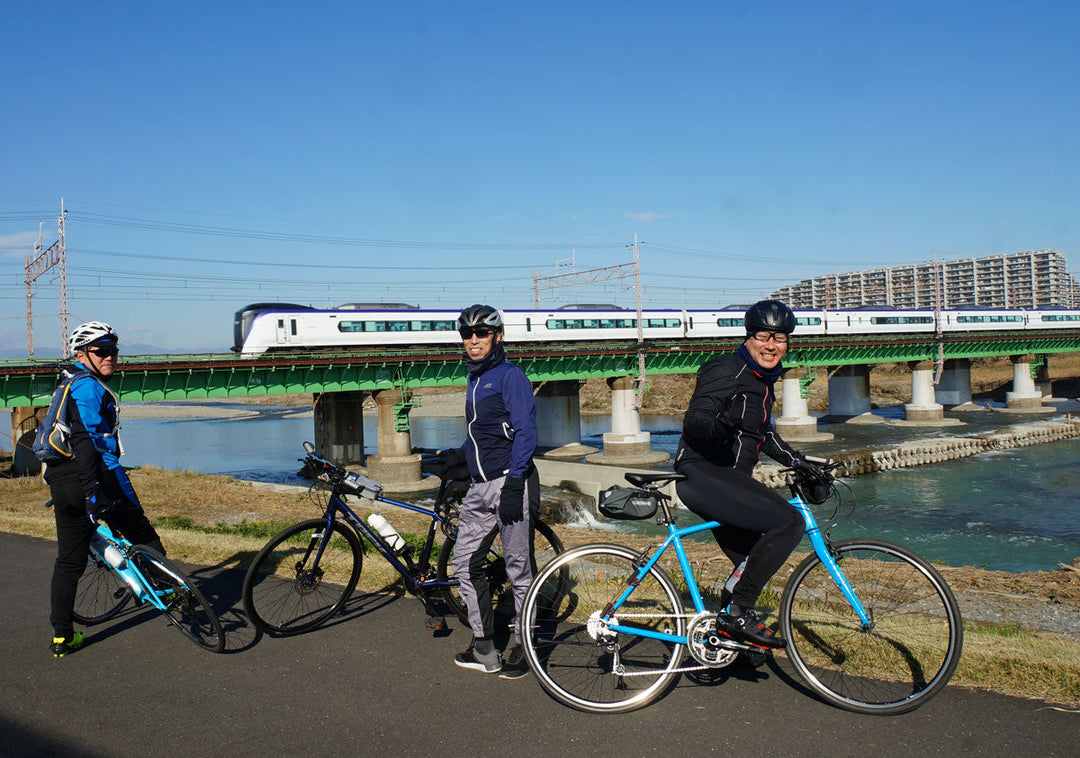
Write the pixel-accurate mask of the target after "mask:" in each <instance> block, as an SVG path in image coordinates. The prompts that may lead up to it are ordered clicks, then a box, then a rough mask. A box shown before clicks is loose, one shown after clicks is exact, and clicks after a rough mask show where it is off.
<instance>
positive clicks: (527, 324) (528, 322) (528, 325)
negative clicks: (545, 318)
mask: <svg viewBox="0 0 1080 758" xmlns="http://www.w3.org/2000/svg"><path fill="white" fill-rule="evenodd" d="M525 331H527V332H531V331H532V319H531V318H526V319H525Z"/></svg>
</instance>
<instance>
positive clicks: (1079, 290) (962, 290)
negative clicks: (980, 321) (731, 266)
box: [770, 250, 1080, 309]
mask: <svg viewBox="0 0 1080 758" xmlns="http://www.w3.org/2000/svg"><path fill="white" fill-rule="evenodd" d="M770 297H772V298H776V299H777V300H783V301H784V302H785V303H788V304H789V305H791V306H792V307H793V308H859V307H864V306H871V307H874V306H877V307H892V308H924V309H932V308H935V307H941V308H963V307H983V308H1077V307H1080V284H1078V283H1077V281H1076V279H1074V278H1073V277H1072V276H1071V275H1070V274H1069V265H1068V260H1067V259H1066V258H1065V256H1064V255H1063V254H1061V253H1059V252H1056V251H1054V250H1032V251H1028V252H1024V253H1011V254H1009V255H990V256H987V257H985V258H962V259H960V260H956V261H930V262H927V263H919V264H913V265H908V266H897V267H895V268H879V269H872V270H868V271H849V272H847V273H845V274H826V275H825V276H817V277H814V278H813V279H803V280H802V281H801V282H799V283H798V284H793V285H789V286H786V287H781V288H780V289H778V290H776V291H775V292H773V293H771V294H770Z"/></svg>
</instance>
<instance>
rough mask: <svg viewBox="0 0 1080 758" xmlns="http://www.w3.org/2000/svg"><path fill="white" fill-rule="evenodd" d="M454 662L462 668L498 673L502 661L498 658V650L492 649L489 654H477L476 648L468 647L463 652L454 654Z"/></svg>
mask: <svg viewBox="0 0 1080 758" xmlns="http://www.w3.org/2000/svg"><path fill="white" fill-rule="evenodd" d="M454 664H455V665H457V666H461V668H463V669H474V670H476V671H482V672H484V673H485V674H498V673H499V671H501V670H502V662H501V661H500V660H499V651H498V650H495V651H492V652H491V653H490V654H489V655H483V656H479V657H478V656H477V655H476V650H475V649H474V648H472V647H470V648H469V649H468V650H466V651H465V652H464V653H458V654H457V655H455V656H454Z"/></svg>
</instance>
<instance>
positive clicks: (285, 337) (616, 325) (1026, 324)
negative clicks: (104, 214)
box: [233, 303, 1080, 356]
mask: <svg viewBox="0 0 1080 758" xmlns="http://www.w3.org/2000/svg"><path fill="white" fill-rule="evenodd" d="M744 311H745V308H723V309H717V310H711V311H709V310H706V311H691V310H675V309H667V310H653V309H650V310H644V311H642V314H641V316H642V332H643V335H644V337H645V339H650V340H652V339H662V340H672V339H695V338H702V339H706V338H713V337H741V336H743V334H744V333H745V332H744V330H743V313H744ZM458 313H459V311H456V310H455V311H446V310H427V309H423V308H419V307H417V306H412V305H408V304H404V303H347V304H344V305H341V306H337V307H334V308H327V309H320V308H313V307H311V306H307V305H296V304H294V303H253V304H251V305H248V306H246V307H244V308H242V309H241V310H239V311H237V312H236V314H235V316H234V318H233V351H234V352H236V353H240V354H241V355H246V356H255V355H261V354H262V353H265V352H267V351H296V350H305V349H318V350H326V349H337V350H349V349H352V348H363V347H379V346H389V347H409V346H423V345H448V344H460V342H461V339H460V337H458V333H457V317H458ZM502 314H503V323H504V328H505V333H506V341H507V342H511V343H517V342H530V343H543V342H548V343H564V342H567V341H580V342H589V341H592V342H595V341H606V340H636V339H637V336H638V330H637V313H636V311H634V310H630V309H625V308H618V307H616V306H613V305H600V306H597V305H588V304H582V305H570V306H562V307H560V308H557V309H551V310H532V311H528V310H504V311H502ZM795 318H796V323H797V327H796V330H795V333H796V335H797V336H799V337H803V336H821V335H874V334H912V333H926V332H936V331H937V330H938V328H939V320H940V329H941V331H942V332H944V333H948V332H971V331H1017V330H1029V329H1033V330H1045V329H1069V328H1072V329H1076V328H1080V310H1068V309H1056V308H1048V309H1041V310H1015V309H1004V308H962V309H954V310H942V311H940V312H937V313H936V314H935V311H932V310H905V309H894V308H861V309H856V310H801V309H795Z"/></svg>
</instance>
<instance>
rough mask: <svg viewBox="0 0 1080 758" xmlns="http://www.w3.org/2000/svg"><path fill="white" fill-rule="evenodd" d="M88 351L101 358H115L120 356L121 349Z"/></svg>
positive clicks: (108, 348)
mask: <svg viewBox="0 0 1080 758" xmlns="http://www.w3.org/2000/svg"><path fill="white" fill-rule="evenodd" d="M86 350H87V352H89V353H93V354H94V355H96V356H98V357H99V358H108V357H110V356H111V357H113V358H115V357H116V356H118V355H120V348H118V347H89V348H87V349H86Z"/></svg>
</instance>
